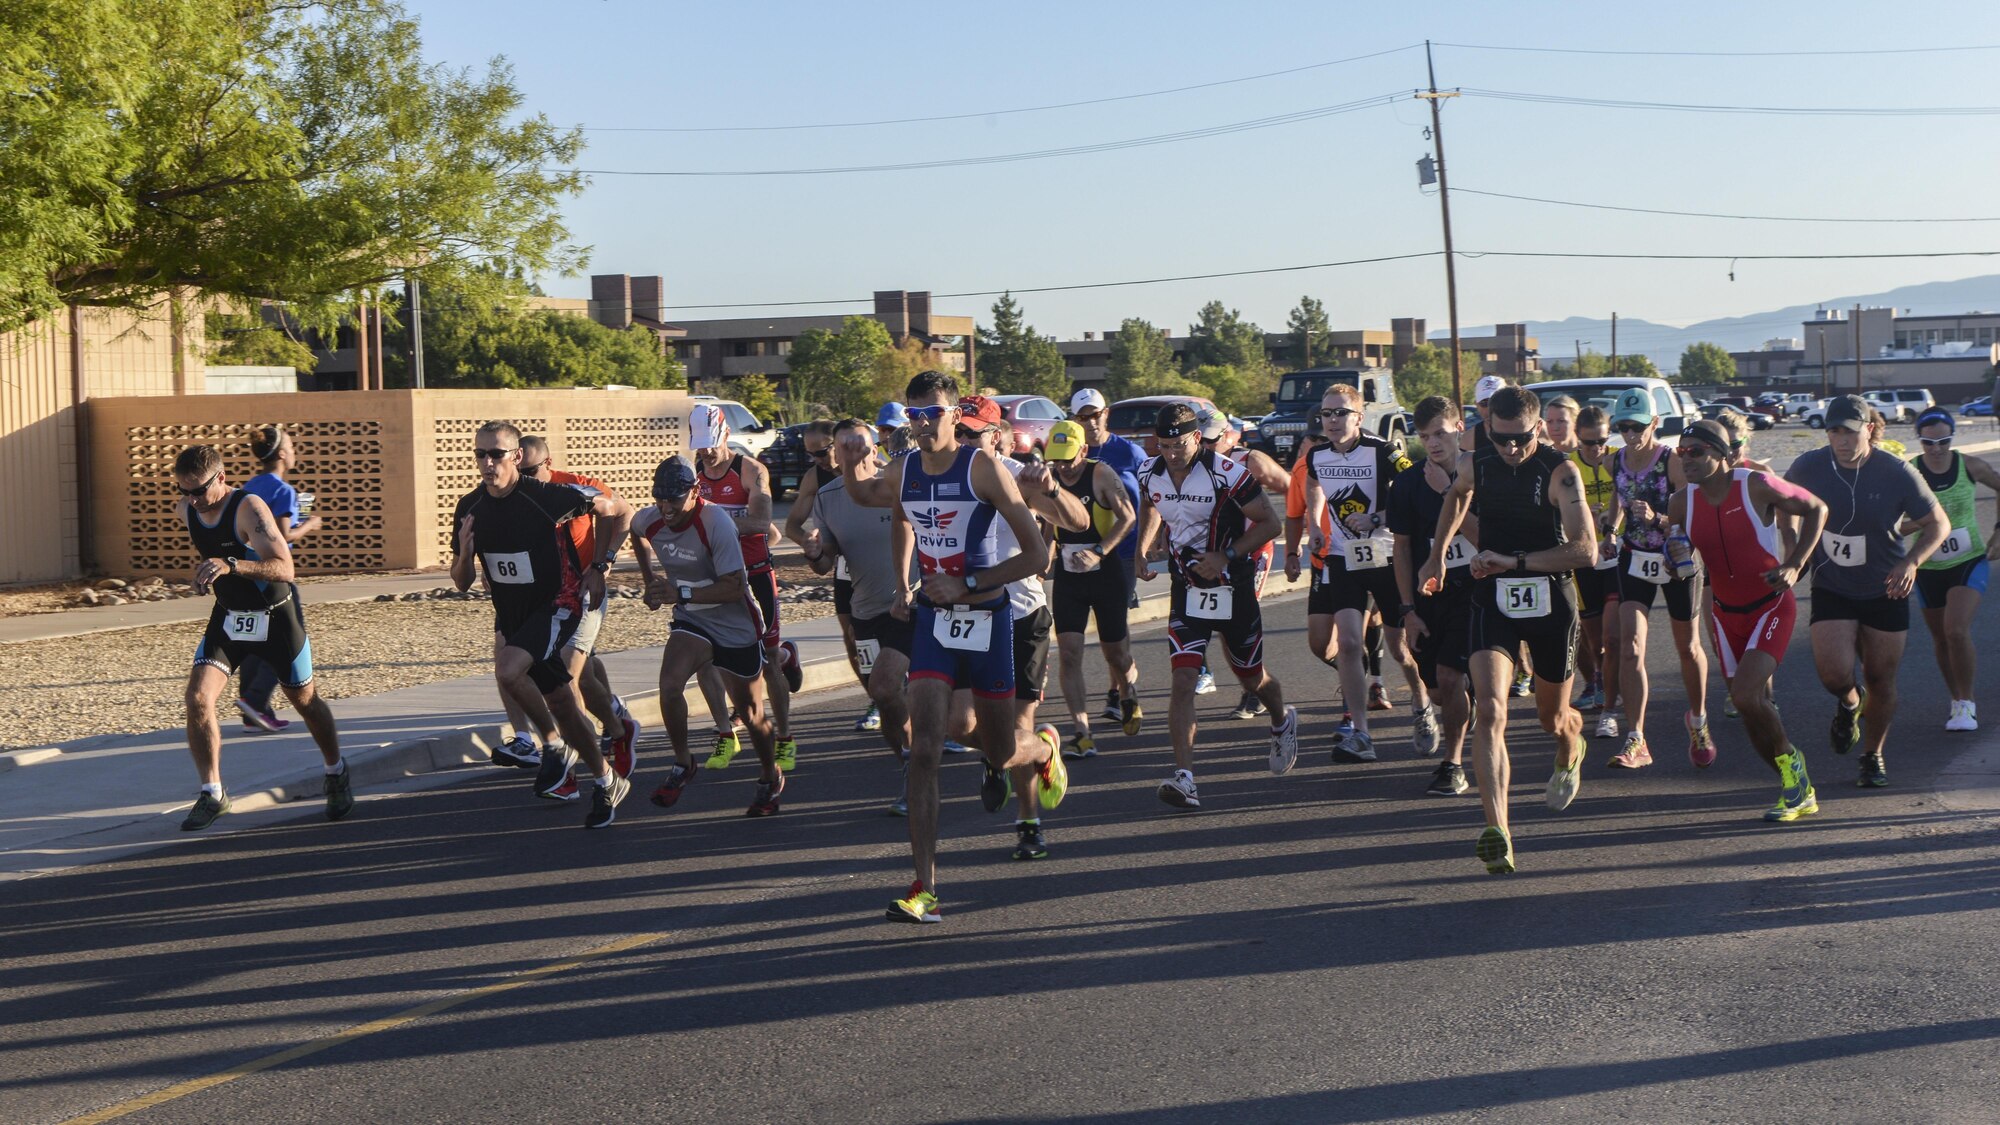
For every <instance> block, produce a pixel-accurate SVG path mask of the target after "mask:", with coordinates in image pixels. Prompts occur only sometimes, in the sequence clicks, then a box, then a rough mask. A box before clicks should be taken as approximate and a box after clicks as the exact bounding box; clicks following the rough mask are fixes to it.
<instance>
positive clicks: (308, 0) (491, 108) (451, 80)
mask: <svg viewBox="0 0 2000 1125" xmlns="http://www.w3.org/2000/svg"><path fill="white" fill-rule="evenodd" d="M0 43H5V44H7V49H5V50H3V51H0V329H4V328H7V327H12V326H15V325H18V324H20V323H22V322H24V321H27V320H32V319H34V318H36V317H38V316H41V315H44V314H46V313H47V312H49V311H50V310H52V309H54V308H56V307H58V306H59V305H60V304H61V303H63V302H65V301H68V302H88V303H93V304H114V305H118V304H122V305H141V304H151V303H155V302H157V301H158V300H159V295H160V294H161V293H163V292H169V293H172V292H177V291H190V290H191V291H200V292H203V293H206V294H209V295H213V296H228V297H235V298H239V299H242V300H256V299H272V300H278V301H283V302H286V304H287V309H288V312H290V313H291V314H292V315H293V316H295V317H296V318H297V319H298V320H299V321H300V322H301V323H303V324H306V325H308V326H310V327H314V328H319V329H321V330H325V329H328V328H331V327H332V325H333V324H334V323H335V321H336V320H337V318H338V314H339V310H340V309H341V308H342V307H344V306H345V305H347V304H349V303H350V302H349V298H350V297H351V295H352V294H354V293H355V292H356V291H357V290H359V289H362V288H364V287H368V286H373V285H379V284H383V283H386V282H388V281H390V280H392V279H400V278H401V277H402V276H403V275H404V274H406V273H408V274H414V275H416V276H417V277H418V278H419V279H420V280H422V281H424V282H425V283H427V284H428V285H431V286H435V287H439V288H455V289H459V290H461V291H471V290H473V289H474V288H476V287H477V286H478V285H480V284H483V283H484V282H485V281H487V280H488V279H489V278H490V277H491V276H492V273H493V271H491V270H490V269H489V268H488V267H492V266H496V265H497V266H501V267H503V269H502V270H501V271H499V272H500V273H501V274H503V275H504V273H505V272H506V270H507V269H508V268H512V267H517V266H519V267H526V268H527V269H528V270H530V271H532V272H536V273H561V272H566V271H570V270H573V269H575V268H577V267H579V266H581V265H582V262H583V254H582V252H581V251H580V250H578V249H576V248H574V247H571V246H569V245H568V232H567V231H566V230H565V229H564V227H563V225H562V222H561V217H560V211H559V208H560V204H561V202H562V200H563V199H564V198H565V197H567V196H570V195H574V194H576V193H577V192H578V191H579V190H580V189H581V187H582V184H583V178H582V176H581V175H579V174H578V173H575V172H572V171H565V170H564V169H565V168H567V167H569V166H571V165H573V164H574V163H575V158H576V156H577V154H578V153H579V152H580V151H581V148H582V142H581V133H580V132H579V131H577V130H574V129H571V130H567V131H565V130H559V129H557V128H556V127H555V126H554V125H552V124H551V123H550V122H549V121H548V119H547V118H545V117H543V116H542V115H539V114H530V113H526V112H524V109H523V99H522V97H521V94H520V91H519V90H518V89H517V88H516V87H515V85H514V80H513V75H512V73H511V71H510V70H509V68H508V66H507V64H506V62H505V60H503V59H495V60H494V61H493V62H492V63H490V64H489V65H488V67H487V68H486V70H485V71H484V72H483V73H474V72H471V71H464V70H456V69H450V68H446V67H442V66H437V65H433V64H429V63H426V62H425V61H424V59H423V57H422V42H421V39H420V37H419V35H418V29H417V23H416V21H415V20H414V19H413V18H411V17H410V16H408V15H407V14H406V13H405V12H404V10H403V8H402V7H401V6H400V5H399V4H397V3H396V2H395V0H232V2H230V3H215V2H213V0H66V2H65V3H61V4H57V3H49V2H27V3H14V4H4V5H0Z"/></svg>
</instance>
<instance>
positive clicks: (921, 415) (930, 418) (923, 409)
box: [903, 406, 958, 426]
mask: <svg viewBox="0 0 2000 1125" xmlns="http://www.w3.org/2000/svg"><path fill="white" fill-rule="evenodd" d="M957 409H958V407H956V406H906V407H904V408H903V413H904V414H905V415H906V416H908V418H909V419H910V421H911V423H912V424H914V423H917V422H922V423H923V424H925V425H927V426H934V425H936V424H937V422H938V419H940V418H943V417H944V412H945V411H947V410H957Z"/></svg>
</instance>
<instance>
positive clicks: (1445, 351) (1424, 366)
mask: <svg viewBox="0 0 2000 1125" xmlns="http://www.w3.org/2000/svg"><path fill="white" fill-rule="evenodd" d="M1458 365H1459V381H1460V382H1461V383H1462V384H1463V390H1462V392H1461V393H1462V394H1463V395H1464V396H1465V397H1466V398H1468V399H1469V398H1471V397H1472V385H1473V384H1474V383H1476V382H1478V381H1479V353H1478V352H1460V353H1458ZM1393 381H1394V383H1395V386H1396V401H1398V402H1400V403H1402V404H1403V405H1405V406H1412V407H1413V406H1415V405H1416V404H1417V403H1419V402H1422V401H1423V400H1424V399H1427V398H1429V397H1430V396H1432V395H1443V396H1444V397H1446V398H1450V397H1451V348H1450V347H1448V346H1439V345H1437V344H1430V343H1424V344H1418V345H1417V346H1416V347H1414V348H1411V349H1410V355H1409V358H1407V359H1405V360H1404V361H1403V365H1402V366H1401V367H1398V368H1396V372H1395V377H1394V380H1393Z"/></svg>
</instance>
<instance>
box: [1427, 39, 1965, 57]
mask: <svg viewBox="0 0 2000 1125" xmlns="http://www.w3.org/2000/svg"><path fill="white" fill-rule="evenodd" d="M1437 46H1440V47H1457V48H1458V49H1459V50H1461V51H1521V52H1532V53H1535V54H1545V55H1650V56H1657V57H1689V58H1812V57H1818V56H1826V55H1929V54H1943V53H1945V52H1950V51H2000V43H1975V44H1970V45H1967V46H1961V47H1868V48H1857V49H1854V50H1838V51H1624V50H1600V49H1596V48H1590V47H1509V46H1503V45H1501V44H1497V43H1444V42H1440V43H1438V44H1437Z"/></svg>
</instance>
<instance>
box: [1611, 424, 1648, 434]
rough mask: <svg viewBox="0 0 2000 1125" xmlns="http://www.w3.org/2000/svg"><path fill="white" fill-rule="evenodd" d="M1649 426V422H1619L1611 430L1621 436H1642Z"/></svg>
mask: <svg viewBox="0 0 2000 1125" xmlns="http://www.w3.org/2000/svg"><path fill="white" fill-rule="evenodd" d="M1650 425H1652V423H1651V422H1620V423H1618V425H1616V426H1614V427H1612V428H1613V429H1615V430H1617V431H1618V432H1619V433H1621V434H1643V433H1645V432H1646V427H1647V426H1650Z"/></svg>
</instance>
